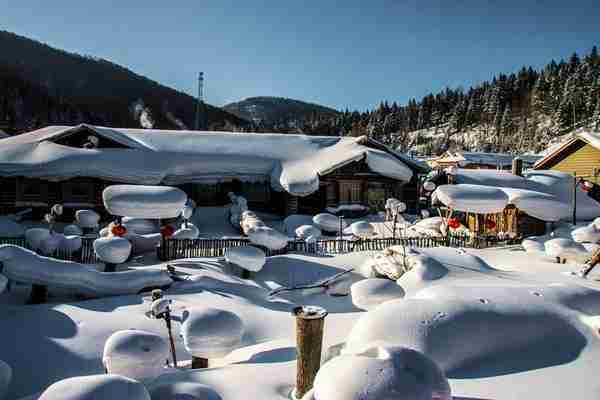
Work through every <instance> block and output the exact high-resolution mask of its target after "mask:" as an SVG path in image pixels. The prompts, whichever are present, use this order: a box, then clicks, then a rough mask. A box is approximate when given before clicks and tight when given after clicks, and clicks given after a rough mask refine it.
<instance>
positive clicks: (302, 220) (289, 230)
mask: <svg viewBox="0 0 600 400" xmlns="http://www.w3.org/2000/svg"><path fill="white" fill-rule="evenodd" d="M312 219H313V217H312V215H306V214H292V215H288V216H287V217H285V219H284V220H283V226H284V229H285V233H286V234H287V235H288V236H294V235H295V234H296V229H298V228H299V227H301V226H302V225H309V226H311V225H312V223H313V221H312Z"/></svg>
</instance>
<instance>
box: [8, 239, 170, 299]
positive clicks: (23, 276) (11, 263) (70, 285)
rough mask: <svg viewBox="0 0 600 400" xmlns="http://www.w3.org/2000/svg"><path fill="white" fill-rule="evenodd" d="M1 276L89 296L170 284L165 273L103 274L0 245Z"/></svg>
mask: <svg viewBox="0 0 600 400" xmlns="http://www.w3.org/2000/svg"><path fill="white" fill-rule="evenodd" d="M0 262H1V263H2V264H3V265H4V269H3V270H2V274H3V275H5V276H6V277H7V278H8V279H10V280H13V281H17V282H22V283H26V284H36V285H44V286H49V287H51V288H52V287H56V288H63V289H67V290H72V291H73V292H76V293H81V294H86V295H91V296H117V295H127V294H136V293H139V292H140V291H141V290H142V289H145V288H150V287H162V286H168V285H170V284H172V283H173V281H172V280H171V278H170V277H169V275H168V274H167V272H165V271H160V270H152V269H140V270H132V271H124V272H115V273H105V272H98V271H97V270H95V269H93V268H90V267H88V266H87V265H85V264H78V263H74V262H71V261H63V260H55V259H52V258H48V257H43V256H39V255H37V254H36V253H34V252H32V251H30V250H27V249H24V248H22V247H19V246H14V245H9V244H5V245H0Z"/></svg>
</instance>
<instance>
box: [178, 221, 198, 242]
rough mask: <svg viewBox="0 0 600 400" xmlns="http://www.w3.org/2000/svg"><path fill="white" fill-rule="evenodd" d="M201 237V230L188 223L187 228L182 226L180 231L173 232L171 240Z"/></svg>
mask: <svg viewBox="0 0 600 400" xmlns="http://www.w3.org/2000/svg"><path fill="white" fill-rule="evenodd" d="M198 236H200V230H198V228H196V226H195V225H194V224H192V223H191V222H188V224H187V226H186V225H185V224H182V225H181V227H179V229H177V230H176V231H175V232H173V235H172V236H171V239H196V238H198Z"/></svg>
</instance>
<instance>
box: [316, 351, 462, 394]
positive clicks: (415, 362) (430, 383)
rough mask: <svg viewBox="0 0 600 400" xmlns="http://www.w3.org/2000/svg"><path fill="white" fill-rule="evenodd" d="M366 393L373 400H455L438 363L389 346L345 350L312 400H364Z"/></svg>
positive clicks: (321, 377) (320, 379) (326, 368)
mask: <svg viewBox="0 0 600 400" xmlns="http://www.w3.org/2000/svg"><path fill="white" fill-rule="evenodd" d="M309 393H311V392H309ZM365 393H368V399H369V400H389V399H406V400H425V399H437V400H451V399H452V394H451V391H450V385H449V383H448V379H447V378H446V376H445V375H444V372H443V371H442V369H441V368H440V367H439V366H438V365H437V364H436V363H435V362H434V361H432V360H431V359H430V358H428V357H427V356H425V355H424V354H423V353H421V352H418V351H415V350H412V349H408V348H405V347H394V346H388V345H385V346H384V345H371V346H365V347H363V348H361V349H356V350H354V349H353V350H344V351H343V352H342V354H341V355H340V356H338V357H335V358H333V359H331V360H329V361H328V362H326V363H325V364H324V365H323V366H322V367H321V369H320V370H319V372H318V373H317V376H316V378H315V382H314V385H313V389H312V399H313V400H362V399H365V398H367V397H365ZM308 398H310V397H308Z"/></svg>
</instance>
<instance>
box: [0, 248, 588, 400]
mask: <svg viewBox="0 0 600 400" xmlns="http://www.w3.org/2000/svg"><path fill="white" fill-rule="evenodd" d="M418 252H419V253H420V254H421V255H420V256H419V257H423V256H428V257H429V258H425V260H426V261H424V262H423V263H422V264H421V267H419V268H417V267H415V268H414V269H413V270H411V271H409V272H407V273H406V274H405V275H404V276H402V277H401V279H400V280H399V282H398V283H399V285H400V286H401V287H402V289H403V291H404V293H405V298H404V299H399V300H393V301H392V302H390V303H386V307H391V306H390V305H393V306H394V307H399V308H400V309H402V311H403V313H404V314H402V315H404V317H403V318H401V319H399V320H394V321H396V322H394V321H390V323H392V322H393V323H398V324H401V325H402V324H404V325H402V326H403V327H407V328H410V327H411V326H412V325H410V324H415V325H414V326H412V327H413V328H415V329H421V328H419V327H420V326H424V325H423V324H424V323H426V324H430V325H431V326H430V327H429V329H432V330H431V331H430V332H432V335H434V336H433V337H436V338H437V339H439V341H438V342H436V343H434V344H429V345H426V346H424V347H422V348H421V349H419V350H422V351H424V352H426V353H427V352H429V353H430V354H429V355H430V357H432V358H433V359H434V360H435V361H436V362H438V363H439V364H440V365H442V366H443V365H445V363H446V364H447V365H452V364H453V363H452V360H450V361H448V360H447V358H448V357H455V359H456V360H462V361H463V363H462V364H460V365H459V367H460V368H459V367H457V366H456V365H452V368H449V369H447V370H446V371H445V372H446V374H447V375H448V377H449V378H450V385H451V388H452V393H453V395H454V396H455V397H454V398H455V399H521V398H545V399H564V398H565V396H567V395H568V396H571V397H573V398H577V399H592V398H594V399H595V398H597V397H598V394H600V383H598V380H597V379H596V377H595V373H596V370H597V368H596V366H599V367H600V361H598V360H600V342H599V339H598V334H597V332H598V329H599V328H600V323H599V321H598V319H597V317H595V315H596V314H598V310H600V292H597V290H598V289H600V284H598V283H596V281H595V280H594V278H600V274H596V275H592V276H591V279H588V280H582V279H581V278H577V277H574V276H572V275H569V274H568V273H569V272H573V271H577V270H579V269H580V268H581V266H580V265H577V264H557V263H556V262H555V261H554V259H553V258H552V257H549V256H546V255H545V254H544V253H541V252H539V253H525V252H524V251H523V250H522V249H521V248H520V246H512V247H507V248H493V249H485V250H470V249H469V250H462V249H447V248H435V249H428V250H418ZM372 256H373V253H370V252H362V253H353V254H346V255H338V256H335V257H313V256H305V255H285V256H276V257H271V258H268V259H267V262H266V264H265V266H264V267H263V268H262V270H260V271H259V272H257V273H255V275H253V276H252V279H251V280H242V279H240V278H238V277H235V276H233V275H232V274H231V273H230V272H231V271H230V268H229V267H228V266H226V265H224V264H223V263H222V262H220V261H219V260H216V259H193V260H178V261H175V262H170V264H171V265H174V266H175V267H176V269H177V271H178V272H179V273H180V274H181V275H182V277H184V278H185V280H184V281H181V282H176V283H175V284H174V285H173V286H172V287H171V288H170V289H168V290H166V291H165V292H164V294H165V296H166V297H167V298H169V299H172V300H173V302H172V304H171V308H172V310H173V311H172V318H173V320H174V326H173V330H174V332H175V335H174V337H175V342H176V348H177V353H178V356H179V360H180V361H181V360H186V359H188V360H189V359H190V357H191V355H190V354H189V353H188V352H187V351H186V350H185V346H184V342H183V339H182V338H181V337H180V335H179V333H180V332H181V321H182V319H183V315H184V312H185V311H186V310H190V309H192V308H194V307H213V308H218V309H223V310H226V311H230V312H233V313H234V314H236V315H237V316H238V317H239V318H240V319H241V321H242V322H243V327H244V335H243V338H242V343H241V345H240V348H238V349H237V350H234V351H233V352H231V353H230V354H228V355H227V356H225V357H223V358H219V359H214V360H210V368H209V369H205V370H195V371H189V370H187V371H186V370H182V371H177V372H176V371H173V370H172V369H165V374H164V375H163V376H161V377H160V378H158V379H157V380H156V381H155V382H154V383H150V384H147V387H148V388H149V389H150V390H152V389H153V388H155V387H157V386H161V385H166V384H168V383H172V382H188V383H202V384H205V385H208V386H210V387H212V388H213V389H214V391H216V392H217V393H218V394H219V396H220V397H221V398H222V399H223V400H226V399H249V398H253V399H266V400H268V399H287V398H289V397H288V396H289V394H290V392H291V391H292V389H293V387H294V385H295V369H296V364H295V358H296V355H295V332H294V326H295V325H294V320H293V318H292V316H291V314H290V311H291V309H292V308H293V306H294V305H296V304H304V305H320V306H322V307H325V308H326V309H327V310H328V311H329V315H328V316H327V318H326V321H325V337H324V359H325V358H326V357H327V354H328V351H327V349H328V348H329V347H330V346H334V345H337V344H340V343H344V342H346V341H347V340H348V339H349V338H352V340H356V339H355V338H356V335H357V333H356V332H358V331H356V330H357V329H358V330H360V327H361V324H363V325H364V323H365V322H364V321H365V318H366V317H365V316H366V315H371V314H372V318H373V319H374V322H373V323H374V324H377V323H380V322H378V321H379V320H378V314H376V313H378V312H379V311H378V310H380V309H381V308H382V307H379V308H375V309H371V310H370V311H369V312H365V311H362V310H360V309H358V308H357V307H356V306H354V305H353V303H352V297H351V296H342V297H339V296H330V295H328V294H327V293H325V292H323V291H320V290H312V291H294V292H282V293H281V294H279V295H278V296H276V297H273V298H270V297H269V292H270V291H271V290H273V289H276V288H278V287H280V286H294V285H301V284H305V283H310V282H315V281H318V280H320V279H324V278H327V277H330V276H332V275H334V274H335V273H338V272H341V271H344V270H347V269H349V268H353V267H358V266H360V265H361V264H363V263H364V262H365V261H367V260H368V259H370V258H371V257H372ZM475 256H476V257H481V258H480V259H479V258H476V257H475ZM432 259H434V260H437V261H435V262H434V261H431V260H432ZM427 260H429V261H427ZM437 263H439V265H441V266H442V267H432V266H433V265H437ZM124 267H127V265H126V266H124ZM129 267H130V268H133V269H148V268H150V269H162V268H163V266H162V265H160V264H157V263H156V261H153V260H152V257H148V258H147V259H146V260H144V261H143V262H141V263H140V262H139V260H138V262H137V263H135V264H131V265H129ZM423 268H424V269H425V270H423ZM429 268H442V269H443V270H444V273H443V274H441V276H440V275H439V274H438V275H436V276H439V278H438V279H435V280H428V278H427V277H428V276H429V277H431V274H428V273H424V272H427V271H426V270H427V269H429ZM346 279H347V280H348V281H349V283H352V282H356V281H359V280H362V279H364V278H363V277H362V276H359V275H358V274H355V273H350V274H348V275H346ZM22 292H23V288H22V287H17V288H16V290H14V291H11V292H5V293H3V294H2V295H1V297H0V299H1V300H2V301H1V303H2V305H0V307H1V308H2V312H1V313H0V324H1V326H3V327H4V329H3V330H2V333H1V337H2V343H3V344H2V345H0V360H3V361H4V362H6V363H7V364H8V365H9V366H10V367H11V368H12V371H13V380H12V383H11V384H10V386H9V389H8V394H7V396H6V398H7V399H20V398H22V397H25V396H30V395H33V396H32V397H30V398H32V399H36V398H37V396H35V395H34V394H35V393H39V392H41V391H43V390H44V389H45V388H47V387H48V386H49V385H50V384H52V383H54V382H56V381H58V380H60V379H64V378H67V377H73V376H82V375H91V374H101V373H103V370H104V367H103V365H102V356H103V347H104V344H105V342H106V340H107V339H108V338H109V336H111V335H112V334H113V333H114V332H116V331H119V330H125V329H130V328H135V329H137V330H143V331H148V332H154V333H156V334H159V335H161V336H162V337H163V338H165V339H166V338H167V332H166V329H165V327H164V323H163V321H161V320H156V319H153V318H150V317H149V311H150V305H151V299H150V295H149V293H146V294H142V295H129V296H115V297H108V298H102V299H95V300H87V301H72V300H71V301H66V300H65V298H62V297H61V294H60V292H58V293H57V294H56V295H55V296H54V297H52V298H51V301H52V302H53V303H51V304H43V305H35V306H24V305H20V304H18V303H19V302H18V301H16V299H13V301H11V300H10V298H11V297H12V296H17V297H18V296H19V295H22ZM464 302H467V303H468V304H471V303H469V302H472V303H473V304H474V306H473V307H474V308H473V310H472V312H479V313H483V316H482V319H481V321H480V322H477V320H476V321H475V325H473V323H472V322H470V320H469V319H468V318H467V319H466V320H463V319H461V315H463V314H461V313H464V310H463V308H464V307H463V303H464ZM515 303H516V304H515ZM461 307H463V308H461ZM419 310H420V311H419ZM428 310H430V311H428ZM482 310H483V311H482ZM419 313H422V315H421V314H419ZM428 313H432V315H431V316H429V317H428V316H427V315H429V314H428ZM485 315H488V316H489V318H491V319H492V321H487V320H486V319H485V318H486V317H485ZM430 317H431V318H433V319H432V320H429V319H427V318H430ZM421 318H425V319H421ZM444 318H446V321H448V324H449V325H444V323H443V321H444ZM495 318H502V320H501V321H500V322H498V321H495V320H494V319H495ZM528 318H531V321H533V322H532V323H535V324H536V325H535V326H533V328H531V329H529V326H530V325H528V322H527V321H528ZM436 320H437V321H438V322H436ZM359 321H360V322H359ZM398 321H400V322H398ZM427 321H429V322H427ZM439 321H441V322H439ZM479 323H481V324H480V325H478V324H479ZM488 323H489V324H491V325H490V326H492V325H493V327H494V329H501V330H500V331H499V332H497V333H495V334H492V333H493V332H492V331H491V330H488V328H487V327H486V325H485V324H488ZM524 324H525V325H526V326H524ZM428 326H429V325H428ZM557 327H559V328H561V329H563V330H562V331H560V332H559V333H557V334H556V335H554V336H553V335H548V337H545V336H544V332H551V331H552V330H553V329H555V328H557ZM436 329H437V330H436ZM503 329H504V330H503ZM537 329H539V332H540V333H539V334H538V333H537ZM436 332H437V333H436ZM515 332H516V333H515ZM436 334H438V335H441V336H439V337H437V336H435V335H436ZM504 334H506V335H517V334H521V335H522V341H521V342H520V344H522V346H521V347H518V348H508V349H507V348H503V347H502V345H503V343H505V342H506V340H505V339H504V338H503V337H502V335H504ZM372 335H374V336H375V337H376V336H377V335H383V336H385V335H388V336H389V337H387V340H397V341H398V342H399V343H397V344H403V342H406V343H404V344H409V343H407V342H408V341H410V340H412V339H414V337H413V336H410V335H409V336H407V335H408V332H407V331H394V330H390V331H388V332H386V331H385V329H384V330H380V331H377V330H374V331H373V332H372ZM383 336H382V337H383ZM411 338H412V339H411ZM417 338H418V337H417ZM446 339H447V340H446ZM474 343H476V344H477V346H475V347H473V346H474ZM411 344H412V343H411ZM472 348H475V349H476V352H478V354H475V355H473V354H471V353H472V351H471V350H470V349H472ZM470 362H473V363H475V364H469V363H470ZM190 387H194V386H193V385H192V386H190ZM156 392H157V393H158V392H160V391H159V390H157V391H156ZM153 398H161V397H153Z"/></svg>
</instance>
